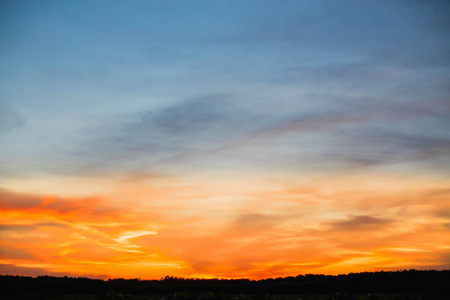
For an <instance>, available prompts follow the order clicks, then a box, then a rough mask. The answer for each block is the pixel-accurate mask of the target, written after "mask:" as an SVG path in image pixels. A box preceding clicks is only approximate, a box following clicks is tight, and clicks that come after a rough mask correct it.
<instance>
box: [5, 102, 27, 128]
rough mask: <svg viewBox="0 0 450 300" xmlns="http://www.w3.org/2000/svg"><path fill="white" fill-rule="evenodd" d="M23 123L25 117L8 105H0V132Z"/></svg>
mask: <svg viewBox="0 0 450 300" xmlns="http://www.w3.org/2000/svg"><path fill="white" fill-rule="evenodd" d="M24 125H25V119H24V118H23V117H22V116H21V115H19V114H18V113H17V112H16V111H14V110H12V109H11V108H10V107H7V106H4V105H0V134H3V133H6V132H8V131H11V130H13V129H16V128H19V127H22V126H24Z"/></svg>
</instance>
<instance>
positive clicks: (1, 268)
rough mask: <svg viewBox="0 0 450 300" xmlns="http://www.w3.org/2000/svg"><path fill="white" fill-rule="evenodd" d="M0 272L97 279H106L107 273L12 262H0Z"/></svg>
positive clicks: (5, 273)
mask: <svg viewBox="0 0 450 300" xmlns="http://www.w3.org/2000/svg"><path fill="white" fill-rule="evenodd" d="M0 273H1V274H2V275H22V276H33V277H36V276H43V275H48V276H57V277H63V276H70V277H88V278H98V279H107V278H108V276H107V275H99V274H92V273H83V274H81V273H71V272H55V271H50V270H48V269H46V268H38V267H36V268H33V267H24V266H20V265H14V264H0Z"/></svg>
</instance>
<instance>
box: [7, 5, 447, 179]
mask: <svg viewBox="0 0 450 300" xmlns="http://www.w3.org/2000/svg"><path fill="white" fill-rule="evenodd" d="M448 9H449V6H448V5H447V4H445V2H439V1H431V2H427V3H423V2H420V1H412V2H404V1H367V2H364V3H362V2H360V1H344V2H343V3H336V2H333V1H286V2H283V3H280V2H276V1H257V2H253V1H243V2H241V1H198V2H197V1H195V2H193V3H187V2H184V1H135V2H131V3H125V2H114V1H113V2H110V1H105V2H103V1H94V2H91V1H67V2H60V1H43V2H40V3H36V2H33V1H31V2H27V1H14V2H4V3H3V4H2V23H3V25H2V28H3V29H2V46H1V53H2V60H1V65H2V68H1V69H2V71H1V75H0V76H1V83H2V95H3V96H2V101H1V102H2V110H3V115H4V116H2V119H4V121H2V123H4V124H3V125H2V139H3V140H4V143H2V144H3V146H2V152H3V153H4V155H3V157H4V158H3V160H6V161H4V163H7V164H8V165H9V164H12V161H14V163H13V166H10V167H7V168H6V170H5V169H4V171H3V172H6V175H8V173H9V172H13V173H16V172H18V173H20V172H27V171H28V170H27V169H28V168H29V170H43V171H45V172H58V171H62V170H56V169H58V167H57V166H55V165H54V164H53V158H56V159H59V160H61V163H62V164H63V165H64V167H63V169H65V170H66V171H73V172H77V171H76V170H77V169H78V168H79V167H83V165H84V162H85V161H88V162H89V163H91V162H92V161H91V160H95V161H97V160H102V159H103V156H104V152H105V151H106V152H107V153H108V154H107V160H108V161H110V162H111V163H112V164H114V163H115V162H116V161H120V160H122V159H123V158H124V157H128V156H130V155H131V156H132V155H133V153H136V152H139V151H140V150H138V149H140V148H142V147H144V148H145V147H150V148H152V147H154V150H152V149H148V151H147V150H144V152H146V153H147V152H148V153H152V151H153V152H155V154H156V156H159V155H162V154H161V153H160V152H164V155H168V153H169V154H170V153H172V152H173V153H174V155H184V154H186V155H189V153H191V152H197V151H207V152H208V151H215V150H216V149H218V148H220V149H222V148H223V147H229V146H230V145H231V144H234V143H236V142H237V141H239V140H241V139H246V138H247V137H248V136H253V135H255V134H256V135H264V132H265V131H266V132H271V131H272V130H274V129H273V128H279V127H283V126H289V125H286V124H291V123H292V124H293V126H296V125H295V124H297V125H299V126H300V127H301V126H303V125H301V124H305V125H304V127H306V130H304V131H305V133H304V134H302V135H304V137H301V136H299V135H298V134H297V133H298V132H299V131H302V130H303V129H301V128H299V130H296V129H292V130H289V129H287V132H286V133H283V134H281V135H279V134H274V135H270V134H269V137H267V138H262V137H259V138H258V139H257V140H258V141H255V145H251V144H252V143H253V142H252V141H249V142H248V143H249V144H250V145H248V147H256V148H258V147H261V148H262V149H266V148H268V145H264V143H265V141H267V142H269V141H268V140H270V139H272V140H275V139H280V140H279V142H280V143H281V144H282V145H284V146H280V147H278V148H280V149H278V150H277V151H281V152H280V155H279V156H283V158H280V159H279V160H280V161H279V164H281V165H283V164H284V163H287V164H290V162H289V161H288V162H283V160H284V159H286V160H289V159H292V160H296V161H298V160H300V161H301V160H302V157H303V156H305V155H310V154H311V155H312V156H318V157H317V159H319V160H324V159H325V160H327V159H328V160H330V164H331V165H332V164H333V163H334V162H335V161H336V160H338V161H340V160H342V159H343V160H348V162H349V163H355V162H357V161H359V160H361V161H362V162H363V163H364V161H366V162H367V163H369V164H370V163H371V162H373V163H378V162H379V163H390V162H391V160H394V162H396V161H398V160H408V159H411V160H417V159H418V160H425V161H427V162H430V163H432V161H433V160H435V159H439V157H438V158H436V157H435V153H434V151H435V150H436V151H438V152H439V153H438V155H444V156H446V155H445V153H441V152H447V150H448V138H449V136H448V132H449V131H448V121H447V120H446V119H447V116H448V111H449V106H448V99H447V98H448V89H449V86H448V76H449V74H448V67H449V59H448V58H449V54H448V53H449V41H448V33H449V28H450V26H448V25H449V24H448V18H447V17H446V16H447V12H448ZM352 118H355V119H354V120H352ZM322 120H323V121H324V122H326V123H327V124H328V125H324V126H325V127H323V128H322V125H320V123H321V122H322ZM308 123H312V124H311V125H307V124H308ZM177 126H178V127H180V128H178V129H179V130H180V131H178V132H173V131H171V130H175V131H176V130H177V128H175V127H177ZM315 126H316V127H319V128H317V129H314V128H312V127H315ZM172 127H173V128H172ZM275 130H276V129H275ZM217 131H219V133H217ZM315 131H317V132H315ZM222 134H223V136H222ZM263 139H264V140H263ZM356 140H359V141H360V143H362V144H363V145H362V147H363V148H362V149H361V151H359V152H360V153H359V152H358V151H356V152H357V153H352V149H354V148H353V146H352V144H354V143H355V141H356ZM380 140H383V141H380ZM303 141H304V142H305V143H306V144H308V146H306V148H308V147H309V149H307V150H304V151H303V150H302V149H300V148H302V147H301V143H302V142H303ZM380 142H381V143H380ZM238 143H239V142H238ZM258 143H261V145H258ZM150 144H151V145H150ZM380 144H385V145H380ZM242 147H244V148H245V147H247V146H242ZM334 147H337V151H339V153H324V152H333V151H332V150H331V149H330V151H328V149H329V148H334ZM365 147H366V148H367V149H365ZM102 148H107V149H102ZM269 148H270V146H269ZM430 148H433V149H434V150H433V149H430ZM436 148H442V149H441V150H442V151H440V150H439V149H436ZM158 149H159V150H158ZM369 149H371V151H368V150H369ZM254 150H255V151H258V149H254ZM96 152H100V153H96ZM269 152H271V151H269ZM283 152H289V153H288V154H287V155H284V154H282V153H283ZM303 152H306V154H305V153H303ZM310 152H317V153H310ZM341 152H343V153H341ZM368 152H370V153H368ZM398 152H401V153H398ZM429 152H431V153H429ZM316 154H317V155H316ZM321 154H324V155H328V154H329V156H328V157H327V158H324V157H319V156H320V155H321ZM427 154H429V155H430V156H429V157H427V156H426V155H427ZM108 155H109V156H110V157H109V156H108ZM145 155H146V154H145ZM290 155H292V158H290V157H289V156H290ZM99 156H101V157H99ZM138 156H139V155H138ZM237 156H244V157H239V158H236V159H238V160H247V157H245V155H242V153H241V154H237ZM267 156H271V157H273V156H278V155H277V153H276V152H275V153H269V154H268V155H267ZM341 156H344V157H341ZM253 158H255V157H253ZM445 158H448V157H445ZM215 159H218V160H220V159H221V158H220V157H219V158H215ZM255 159H256V160H258V159H257V158H255ZM30 160H31V163H30V164H29V161H30ZM261 160H262V161H261V162H262V163H264V161H265V160H272V159H271V158H268V157H266V156H264V155H262V157H261ZM275 160H277V158H275ZM307 160H309V159H307ZM443 160H444V159H443ZM445 160H446V159H445ZM50 161H51V162H50ZM104 163H105V162H103V161H100V163H99V165H103V164H104ZM186 163H188V162H186ZM256 163H258V164H259V162H256ZM108 164H109V163H108ZM440 165H441V166H442V161H440V163H438V164H437V165H434V166H433V168H439V166H440ZM16 166H17V167H16Z"/></svg>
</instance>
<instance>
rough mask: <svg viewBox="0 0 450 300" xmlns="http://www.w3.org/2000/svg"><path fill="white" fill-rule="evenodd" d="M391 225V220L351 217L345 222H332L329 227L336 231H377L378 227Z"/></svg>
mask: <svg viewBox="0 0 450 300" xmlns="http://www.w3.org/2000/svg"><path fill="white" fill-rule="evenodd" d="M390 223H392V221H391V220H388V219H383V218H377V217H371V216H353V217H349V218H348V219H347V220H342V221H336V222H332V223H331V226H332V227H333V228H334V229H336V230H352V231H353V230H379V229H380V226H384V225H387V224H390Z"/></svg>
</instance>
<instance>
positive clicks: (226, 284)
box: [0, 270, 450, 295]
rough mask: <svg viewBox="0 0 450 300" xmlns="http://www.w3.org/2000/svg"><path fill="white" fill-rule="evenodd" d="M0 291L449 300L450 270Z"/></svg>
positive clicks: (41, 283)
mask: <svg viewBox="0 0 450 300" xmlns="http://www.w3.org/2000/svg"><path fill="white" fill-rule="evenodd" d="M0 290H1V292H2V294H9V295H20V294H27V295H31V294H34V295H67V294H71V295H94V294H97V295H98V294H104V293H108V292H110V291H115V292H118V293H122V294H130V295H169V294H173V293H176V292H192V293H198V292H211V293H221V294H268V295H299V294H327V293H336V292H341V293H355V294H357V293H441V294H449V295H450V270H442V271H417V270H409V271H397V272H364V273H350V274H347V275H338V276H332V275H312V274H310V275H298V276H296V277H285V278H270V279H263V280H249V279H184V278H177V277H166V278H164V279H161V280H140V279H109V280H99V279H89V278H81V277H79V278H72V277H52V276H38V277H35V278H33V277H26V276H0Z"/></svg>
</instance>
